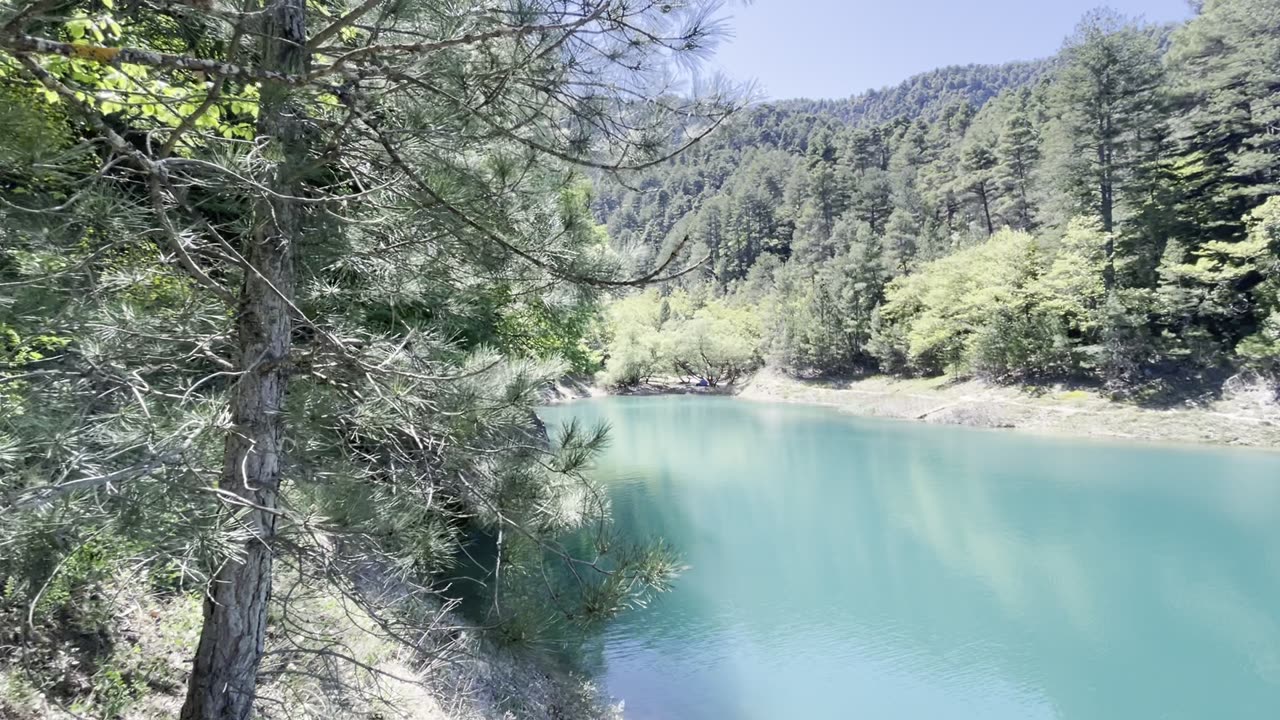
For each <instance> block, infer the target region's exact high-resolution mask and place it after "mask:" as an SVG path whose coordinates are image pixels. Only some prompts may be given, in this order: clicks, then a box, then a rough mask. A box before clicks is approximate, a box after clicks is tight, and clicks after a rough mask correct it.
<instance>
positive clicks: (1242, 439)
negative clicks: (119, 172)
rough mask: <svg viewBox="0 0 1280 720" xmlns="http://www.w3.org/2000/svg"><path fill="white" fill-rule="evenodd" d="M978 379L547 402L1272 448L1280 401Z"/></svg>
mask: <svg viewBox="0 0 1280 720" xmlns="http://www.w3.org/2000/svg"><path fill="white" fill-rule="evenodd" d="M1038 390H1039V392H1036V393H1031V392H1028V391H1027V390H1026V389H1023V388H1018V387H1007V386H996V385H988V384H985V383H982V382H979V381H976V380H966V381H958V382H957V381H953V380H949V379H947V378H910V379H902V378H892V377H887V376H870V377H866V378H859V379H853V380H839V379H835V380H803V379H798V378H792V377H788V376H785V375H782V374H779V373H777V372H774V371H770V370H767V369H766V370H762V371H760V372H758V373H756V374H755V375H754V376H752V377H750V378H748V379H747V380H746V381H744V382H742V383H741V384H738V385H735V386H728V387H720V388H710V389H707V388H696V387H692V386H689V385H685V384H681V383H679V382H677V381H665V380H664V381H656V382H653V383H650V384H647V385H644V386H641V387H640V388H635V389H628V390H623V391H618V390H616V389H610V388H604V387H600V386H598V385H595V384H591V383H587V382H582V381H580V380H571V379H566V380H565V381H562V382H560V383H557V384H556V386H555V389H554V390H553V391H552V392H550V393H548V397H547V399H546V401H547V402H548V403H549V404H560V403H565V402H573V401H576V400H582V399H587V398H592V397H605V396H620V397H630V396H657V395H714V396H718V397H737V398H740V399H743V400H752V401H759V402H785V403H795V404H803V405H815V406H823V407H830V408H834V409H836V410H838V411H840V412H843V413H848V414H852V415H858V416H862V417H878V418H885V419H894V420H910V421H913V422H925V423H933V424H940V425H958V426H964V427H972V428H985V429H1000V430H1013V431H1018V432H1025V433H1032V434H1038V435H1049V436H1056V437H1077V438H1092V439H1103V440H1107V439H1109V440H1118V441H1126V442H1142V443H1157V444H1178V445H1199V446H1218V447H1234V448H1255V449H1261V450H1268V451H1278V450H1280V403H1277V402H1276V400H1275V399H1274V396H1273V395H1271V393H1270V391H1268V390H1267V389H1266V388H1263V387H1261V386H1257V387H1254V386H1244V387H1240V388H1236V389H1234V390H1233V391H1232V392H1224V393H1223V397H1222V398H1220V399H1216V400H1213V401H1212V402H1207V403H1203V404H1199V405H1188V406H1180V407H1173V408H1162V407H1144V406H1141V405H1138V404H1132V403H1125V402H1119V401H1115V400H1111V399H1109V398H1106V397H1104V396H1102V395H1100V394H1099V393H1097V392H1095V391H1092V390H1085V389H1079V388H1062V387H1059V388H1052V389H1045V388H1041V389H1038Z"/></svg>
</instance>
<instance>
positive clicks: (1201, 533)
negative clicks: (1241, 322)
mask: <svg viewBox="0 0 1280 720" xmlns="http://www.w3.org/2000/svg"><path fill="white" fill-rule="evenodd" d="M540 414H541V415H542V416H543V418H544V419H545V420H546V421H547V422H548V423H549V424H551V425H552V426H554V425H555V424H557V423H560V422H563V421H566V420H568V419H569V418H571V417H577V418H580V419H582V420H584V421H587V422H596V421H607V422H609V423H610V424H611V425H612V427H613V432H612V443H611V446H610V448H609V449H608V451H607V452H605V453H604V454H603V456H602V457H601V458H600V460H599V462H598V466H597V468H596V470H595V473H596V475H597V477H598V478H599V479H600V480H601V481H602V482H604V483H605V484H606V486H607V487H608V489H609V492H610V496H611V498H612V501H613V507H614V515H615V518H616V520H617V522H618V524H619V526H620V529H621V530H622V532H623V533H624V535H626V536H628V537H631V538H636V539H643V538H647V537H653V536H660V537H662V538H665V539H666V540H667V541H669V542H670V543H671V544H672V545H673V546H674V547H675V548H676V549H677V550H678V551H679V552H680V553H681V554H682V557H683V560H684V562H685V563H687V564H688V565H689V569H688V570H687V571H686V572H685V573H684V574H683V575H682V576H681V578H680V579H679V580H678V581H677V583H676V585H675V589H674V591H673V592H671V593H669V594H666V595H663V596H661V597H660V598H659V599H658V600H657V601H656V602H655V603H654V604H653V605H652V606H650V607H648V608H645V609H643V610H639V611H635V612H632V613H629V614H626V615H624V616H623V617H621V618H619V619H618V620H617V621H615V622H613V623H612V624H611V625H610V626H609V627H608V629H607V631H606V632H605V633H604V635H603V637H602V638H601V642H602V645H603V650H602V655H603V657H602V660H600V664H601V666H602V667H601V670H600V677H599V681H600V683H601V684H602V685H603V686H604V687H605V688H606V689H607V691H608V692H609V694H610V695H612V696H614V697H617V698H619V699H622V700H623V701H625V703H626V714H627V717H629V718H633V719H640V720H648V719H650V718H662V719H663V720H668V719H684V718H692V719H701V718H716V719H717V720H721V719H725V718H801V719H808V720H813V719H818V718H874V719H884V718H903V719H911V720H922V719H926V718H947V719H955V718H975V719H977V718H981V719H982V720H999V719H1002V718H1072V719H1076V718H1078V719H1081V720H1110V719H1113V718H1114V719H1115V720H1148V719H1154V718H1188V719H1191V718H1194V719H1196V720H1204V719H1206V718H1233V719H1234V720H1244V719H1248V718H1267V719H1268V720H1270V719H1273V718H1276V717H1278V716H1280V454H1272V453H1267V452H1263V451H1245V450H1227V449H1200V448H1185V447H1167V446H1156V445H1132V444H1123V443H1107V442H1090V441H1074V440H1062V439H1057V438H1041V437H1033V436H1028V435H1022V434H1015V433H1009V432H1000V431H982V430H970V429H964V428H954V427H941V426H931V425H924V424H917V423H908V422H895V421H880V420H873V419H865V418H855V417H850V416H846V415H842V414H840V413H838V412H836V411H834V410H830V409H825V408H815V407H805V406H797V405H781V404H765V403H751V402H746V401H739V400H734V399H730V398H706V397H688V396H685V397H658V398H607V399H598V400H590V401H583V402H578V403H574V404H570V405H563V406H557V407H551V408H545V409H543V410H542V411H540Z"/></svg>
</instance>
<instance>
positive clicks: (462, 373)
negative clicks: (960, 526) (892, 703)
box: [0, 0, 1280, 720]
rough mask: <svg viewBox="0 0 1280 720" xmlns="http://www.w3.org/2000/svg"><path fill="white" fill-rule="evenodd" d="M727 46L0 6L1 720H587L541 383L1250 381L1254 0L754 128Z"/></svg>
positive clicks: (707, 33)
mask: <svg viewBox="0 0 1280 720" xmlns="http://www.w3.org/2000/svg"><path fill="white" fill-rule="evenodd" d="M723 9H724V8H723V7H722V4H721V3H719V2H716V1H715V0H690V1H687V2H663V1H660V0H600V1H599V2H576V1H569V0H512V1H511V2H498V3H494V2H487V1H482V0H244V1H243V2H242V1H240V0H177V1H175V0H0V717H4V718H6V720H7V719H8V718H15V719H16V720H34V719H35V718H82V717H93V718H160V717H180V718H182V719H183V720H247V719H248V718H251V717H257V718H290V719H294V718H326V719H329V720H331V719H332V718H339V717H362V718H389V717H412V718H422V717H428V718H437V717H522V718H523V717H546V718H564V717H607V716H609V709H608V708H607V707H605V705H607V704H608V703H607V701H606V700H604V699H602V698H600V697H598V696H597V694H595V692H594V690H592V689H591V688H589V687H586V686H584V685H583V684H582V683H581V682H579V680H580V678H578V677H577V676H572V675H571V674H568V673H562V672H560V670H561V668H559V667H558V666H554V665H551V664H548V663H546V662H544V661H545V655H546V654H547V653H546V652H545V651H546V650H547V648H548V647H553V648H555V649H557V650H561V651H563V650H564V649H565V648H566V647H569V646H574V647H575V648H576V649H579V650H582V651H583V652H584V653H585V654H587V655H589V654H590V653H591V651H592V648H593V647H594V646H593V645H592V644H591V642H592V641H591V640H590V638H591V637H592V636H591V635H590V632H591V631H592V630H594V629H598V628H599V627H600V625H601V623H603V622H606V621H607V620H609V619H610V618H613V617H615V616H617V615H618V614H619V613H623V612H626V611H629V610H633V609H636V608H641V607H644V606H646V605H647V604H648V603H649V602H650V600H651V599H652V598H653V596H655V595H656V594H658V593H661V592H664V591H666V590H668V589H670V587H671V585H672V583H673V581H674V579H675V578H676V577H677V576H678V575H679V573H680V572H681V571H682V570H683V569H684V565H683V564H682V561H681V559H680V557H679V554H678V553H677V552H676V551H674V550H673V549H672V548H669V547H667V546H666V545H664V544H663V543H662V542H660V540H658V539H652V540H651V539H649V538H627V537H621V536H620V535H619V534H618V533H616V532H615V528H614V524H613V522H612V519H611V515H610V507H609V501H608V499H607V497H606V493H605V492H603V490H602V488H601V487H600V485H599V483H598V482H597V480H596V479H594V478H593V476H592V474H591V468H592V463H593V462H594V461H595V459H596V458H597V457H599V456H600V453H602V452H603V451H604V449H605V448H606V446H607V444H608V442H609V429H608V427H607V424H605V423H603V422H602V423H600V424H598V425H584V424H582V423H577V422H567V423H565V424H564V425H562V426H559V427H553V428H549V427H547V426H545V425H544V424H543V423H542V421H540V420H539V419H538V415H537V414H536V410H537V408H538V407H539V406H541V405H542V404H543V403H544V402H545V400H546V397H547V393H548V391H549V390H548V389H549V388H551V387H553V386H554V385H555V383H556V382H557V381H558V380H561V379H563V378H566V377H568V376H574V377H581V376H593V377H598V378H599V380H600V381H601V382H602V383H604V384H607V385H613V386H617V385H623V386H633V385H637V384H643V383H646V382H649V381H650V380H653V379H656V378H661V377H673V376H674V377H679V378H681V379H682V380H683V381H685V382H689V383H698V384H702V385H707V386H723V385H731V384H734V383H737V382H739V381H741V380H743V379H744V378H746V377H748V376H749V375H750V374H751V373H752V372H753V371H755V370H757V369H759V368H761V367H763V366H766V365H768V366H772V367H774V368H778V369H780V370H781V371H784V372H786V373H790V374H792V375H795V376H801V377H814V376H852V375H859V374H865V373H885V374H893V375H901V376H941V375H948V376H956V377H975V378H980V379H982V380H984V381H990V382H993V383H1001V384H1027V385H1035V384H1040V383H1057V382H1075V383H1089V384H1093V385H1096V386H1098V387H1101V388H1104V389H1105V390H1106V391H1107V392H1108V393H1110V394H1112V395H1114V396H1115V397H1116V398H1120V399H1124V400H1126V401H1128V400H1139V401H1141V400H1147V399H1159V398H1168V397H1177V396H1178V395H1179V394H1180V393H1184V392H1186V391H1187V389H1188V388H1197V389H1199V388H1203V387H1212V386H1214V385H1215V384H1218V385H1220V384H1221V383H1222V382H1223V381H1224V380H1225V379H1226V378H1228V377H1233V376H1239V375H1241V374H1245V373H1247V374H1250V375H1251V376H1253V377H1256V378H1260V379H1263V380H1265V381H1269V382H1272V383H1274V382H1275V381H1276V380H1277V378H1278V377H1280V1H1278V0H1203V2H1200V3H1197V6H1196V13H1195V16H1194V17H1193V18H1192V19H1191V20H1189V21H1188V22H1186V23H1184V24H1181V25H1179V26H1176V27H1175V26H1165V25H1159V26H1151V25H1146V24H1143V23H1141V22H1138V21H1134V20H1131V19H1127V18H1125V17H1122V16H1119V15H1116V14H1115V13H1112V12H1109V11H1098V12H1095V13H1092V14H1090V15H1088V16H1087V17H1085V18H1084V19H1083V20H1082V21H1081V23H1080V25H1079V27H1078V28H1077V29H1076V30H1075V32H1074V33H1073V34H1072V35H1070V37H1069V38H1068V39H1067V40H1066V42H1065V44H1064V45H1063V47H1062V49H1061V51H1060V52H1059V53H1058V54H1057V55H1056V56H1054V57H1051V58H1047V59H1043V60H1031V61H1025V62H1016V63H1011V64H1008V65H1001V66H982V65H970V66H957V67H949V68H943V69H939V70H936V71H933V72H930V73H926V74H923V75H920V76H917V77H915V78H912V79H910V80H908V81H907V82H905V83H904V84H902V85H900V86H897V87H892V88H885V89H882V90H878V91H874V92H870V93H866V94H862V95H858V96H854V97H852V98H848V99H843V100H822V99H794V100H783V101H777V102H759V101H757V100H756V99H755V98H754V96H753V95H752V94H751V90H750V88H747V87H739V86H737V85H735V84H733V83H731V82H728V81H721V80H716V81H707V80H706V78H699V79H698V81H697V82H695V81H694V79H693V78H692V77H691V75H692V74H696V73H693V70H694V69H696V68H698V67H700V63H703V62H705V60H706V59H707V58H708V57H709V56H710V54H711V53H712V51H713V50H714V48H715V46H716V44H717V42H718V41H719V40H720V39H721V38H723V37H724V35H725V30H726V28H725V26H724V24H723V23H722V22H721V19H720V13H721V12H722V11H723ZM584 638H587V639H585V640H584ZM579 646H581V647H579ZM494 648H499V649H501V652H498V651H496V650H495V649H494ZM526 651H527V653H528V654H521V653H522V652H526ZM513 658H514V659H513ZM477 698H479V700H477ZM477 702H478V703H479V704H480V706H478V707H477V706H473V705H468V703H477ZM437 706H438V707H439V708H445V707H446V706H448V708H450V709H451V710H450V711H449V712H446V710H444V709H440V711H439V712H438V713H436V714H431V713H432V712H434V711H432V710H430V709H431V708H436V707H437ZM460 706H463V707H466V708H469V709H468V710H467V712H466V713H464V712H462V711H458V713H457V714H453V710H456V708H458V707H460ZM424 708H425V709H424ZM424 713H425V714H424ZM467 713H470V714H467Z"/></svg>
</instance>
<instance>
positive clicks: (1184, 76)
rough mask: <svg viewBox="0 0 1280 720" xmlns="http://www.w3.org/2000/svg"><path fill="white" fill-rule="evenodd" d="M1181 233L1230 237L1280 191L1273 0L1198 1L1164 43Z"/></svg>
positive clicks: (1278, 51) (1279, 30)
mask: <svg viewBox="0 0 1280 720" xmlns="http://www.w3.org/2000/svg"><path fill="white" fill-rule="evenodd" d="M1169 72H1170V85H1171V92H1170V94H1171V95H1172V97H1173V102H1174V106H1175V115H1174V118H1173V122H1172V128H1173V140H1174V143H1175V144H1174V149H1175V162H1174V164H1173V170H1174V172H1175V173H1176V175H1177V177H1178V180H1179V182H1180V185H1181V187H1180V194H1181V197H1182V201H1181V203H1180V206H1179V215H1180V216H1181V217H1182V219H1183V220H1184V228H1183V230H1182V232H1181V233H1180V234H1181V235H1183V236H1184V240H1186V241H1192V240H1193V239H1195V238H1196V237H1198V236H1199V237H1203V236H1205V235H1206V234H1207V236H1208V237H1211V238H1214V239H1229V238H1236V239H1239V238H1240V237H1243V234H1244V225H1243V224H1242V222H1241V218H1242V217H1244V215H1245V214H1246V213H1247V212H1248V210H1250V209H1251V208H1253V207H1255V206H1256V205H1258V204H1259V203H1260V202H1261V201H1262V200H1263V199H1265V198H1266V197H1267V196H1269V195H1275V194H1277V193H1280V133H1278V132H1277V131H1276V128H1277V127H1280V4H1277V3H1276V2H1274V1H1273V0H1206V1H1205V2H1204V3H1203V4H1202V5H1201V6H1200V12H1199V14H1198V15H1197V17H1195V18H1194V19H1192V20H1191V21H1190V22H1189V23H1187V24H1186V25H1185V26H1184V27H1182V28H1180V29H1179V30H1178V31H1177V32H1176V33H1174V36H1173V42H1172V46H1171V47H1170V50H1169Z"/></svg>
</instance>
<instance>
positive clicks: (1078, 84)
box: [1053, 11, 1161, 287]
mask: <svg viewBox="0 0 1280 720" xmlns="http://www.w3.org/2000/svg"><path fill="white" fill-rule="evenodd" d="M1063 63H1064V64H1063V67H1062V69H1061V70H1059V71H1058V74H1057V76H1056V77H1055V85H1054V91H1053V93H1054V98H1053V102H1054V110H1055V113H1056V117H1055V120H1056V123H1055V131H1056V133H1057V134H1058V138H1057V141H1058V148H1057V149H1058V154H1059V156H1058V158H1057V165H1056V168H1055V172H1056V173H1057V174H1058V175H1059V176H1060V183H1061V185H1062V189H1063V191H1064V192H1065V193H1066V195H1067V196H1068V197H1069V198H1072V199H1073V201H1074V206H1075V207H1074V209H1075V210H1076V211H1078V212H1089V213H1090V214H1094V215H1096V216H1097V217H1098V218H1099V219H1100V220H1101V222H1102V228H1103V231H1104V232H1107V233H1111V232H1112V231H1113V230H1114V229H1115V226H1116V221H1117V209H1122V208H1125V206H1126V203H1127V202H1128V201H1129V196H1128V194H1127V193H1128V191H1129V189H1130V186H1129V184H1128V183H1129V181H1130V179H1131V178H1132V176H1133V173H1134V169H1135V167H1137V166H1139V165H1140V164H1142V163H1145V162H1150V161H1151V160H1152V156H1151V154H1150V150H1151V149H1150V148H1149V147H1146V146H1144V145H1143V143H1142V138H1143V136H1144V132H1145V131H1147V130H1149V129H1150V128H1151V127H1153V126H1154V125H1155V124H1157V123H1158V122H1159V120H1160V118H1159V117H1158V115H1157V114H1156V112H1155V109H1156V108H1157V107H1158V103H1157V102H1156V98H1157V93H1158V89H1159V82H1160V78H1161V72H1160V60H1159V54H1158V52H1157V48H1156V45H1155V41H1154V40H1153V39H1152V38H1151V36H1150V35H1149V34H1147V33H1144V32H1143V31H1142V30H1141V29H1140V28H1139V27H1137V26H1135V25H1134V24H1132V23H1130V22H1129V21H1127V20H1125V19H1124V18H1122V17H1120V16H1118V15H1115V14H1114V13H1111V12H1107V11H1096V12H1094V13H1091V14H1090V15H1088V16H1086V18H1085V19H1084V20H1083V21H1082V22H1081V24H1080V25H1079V27H1078V28H1077V29H1076V32H1075V34H1074V35H1072V36H1071V38H1069V39H1068V41H1067V44H1066V47H1065V48H1064V49H1063ZM1108 255H1109V256H1111V255H1114V248H1113V247H1109V248H1108ZM1106 277H1107V279H1106V282H1107V286H1108V287H1112V286H1114V284H1115V268H1114V263H1113V262H1108V265H1107V269H1106Z"/></svg>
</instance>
